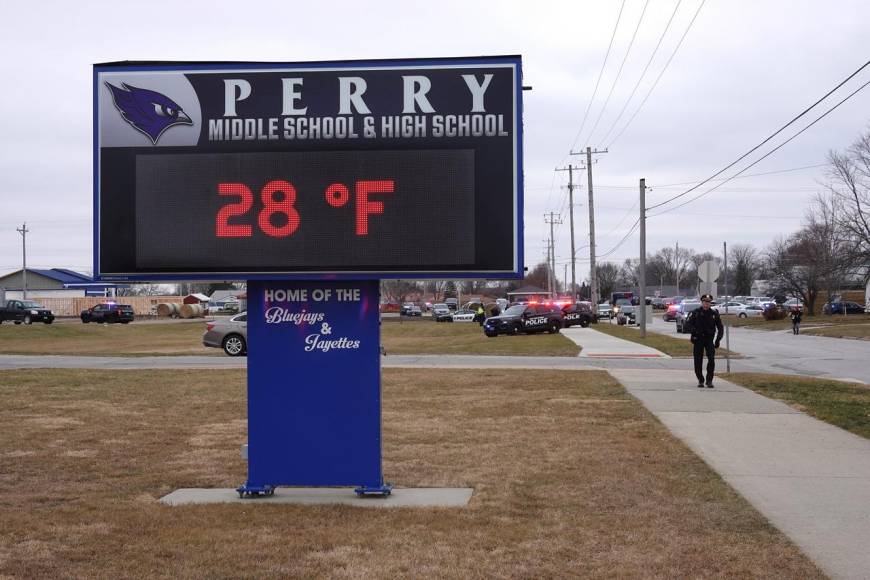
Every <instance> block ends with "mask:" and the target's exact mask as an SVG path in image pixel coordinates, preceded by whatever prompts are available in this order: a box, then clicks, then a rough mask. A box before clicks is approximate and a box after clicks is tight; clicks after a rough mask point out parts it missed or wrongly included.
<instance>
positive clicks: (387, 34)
mask: <svg viewBox="0 0 870 580" xmlns="http://www.w3.org/2000/svg"><path fill="white" fill-rule="evenodd" d="M678 4H679V6H678V8H677V11H676V13H675V16H674V18H673V21H672V23H671V25H670V28H669V29H668V32H667V34H666V35H665V36H664V39H663V41H662V43H661V46H660V47H659V49H658V52H657V53H656V56H655V58H654V59H653V60H652V64H651V65H650V67H649V69H648V71H647V73H646V75H645V76H644V77H643V80H642V82H641V83H640V85H639V87H638V89H637V91H636V94H635V95H634V98H633V100H631V101H630V102H628V106H627V107H626V109H625V113H624V114H623V116H622V118H621V119H619V121H618V123H615V122H616V121H617V117H618V115H619V114H620V111H621V110H622V109H623V107H624V106H625V104H626V102H627V99H628V98H629V95H630V94H631V92H632V89H633V88H634V87H635V85H636V84H637V83H638V80H639V79H640V78H641V73H642V71H643V70H644V67H645V66H646V65H647V62H649V61H650V58H651V56H652V55H653V51H654V49H655V47H656V44H657V43H658V42H659V39H660V38H661V37H662V33H663V32H664V30H665V27H666V25H667V23H668V21H669V19H670V18H671V15H672V14H674V9H675V7H677V5H678ZM622 5H623V3H622V1H621V0H610V1H599V2H590V1H576V0H575V1H572V2H527V1H525V2H470V1H468V0H463V1H460V2H445V1H442V2H425V3H424V2H419V3H418V2H410V1H407V0H406V1H403V2H383V1H377V2H367V3H361V2H312V3H297V2H292V3H291V2H286V1H284V2H257V1H248V2H223V1H216V0H210V1H207V2H178V1H177V0H176V1H172V2H162V1H158V0H152V1H150V2H148V3H141V2H129V3H128V2H117V1H115V2H87V1H79V2H75V3H69V2H45V1H44V2H30V3H21V2H16V3H11V4H10V5H8V6H6V7H4V10H3V12H4V13H3V18H2V24H0V54H2V55H3V56H2V60H0V78H2V79H3V82H2V86H0V111H2V125H0V127H2V132H3V139H2V144H0V174H2V176H3V180H2V186H0V192H2V193H0V195H2V210H0V273H5V272H8V271H11V270H15V269H17V268H20V267H21V236H20V235H19V234H18V233H17V232H16V231H15V230H16V227H20V226H21V224H22V223H23V222H25V221H26V222H27V225H28V229H29V230H30V233H29V234H28V237H27V253H28V266H30V267H36V268H51V267H65V268H72V269H76V270H79V271H88V272H89V271H90V270H91V269H92V267H93V266H92V255H93V252H92V211H93V210H92V208H93V205H92V198H93V191H92V170H91V167H92V165H91V164H92V125H91V123H92V68H91V65H92V64H93V63H97V62H108V61H117V60H209V61H222V60H227V61H234V60H237V61H288V62H296V61H308V60H344V59H366V58H393V57H396V58H414V57H436V56H477V55H500V54H520V55H522V57H523V73H524V79H523V82H524V84H526V85H532V86H533V87H534V90H533V91H531V92H525V93H524V98H525V116H524V128H525V166H524V171H525V185H526V187H525V251H526V265H527V266H530V267H531V266H534V265H535V264H536V263H538V262H541V261H543V260H544V256H545V253H546V243H545V241H544V240H545V239H546V238H547V236H548V235H549V227H548V226H547V225H546V224H545V223H544V214H545V213H547V212H550V211H553V212H556V213H559V214H561V217H562V220H563V222H564V223H563V225H561V226H559V227H558V228H557V230H556V259H557V262H558V263H559V267H558V270H557V273H558V275H559V276H560V277H561V276H562V275H563V274H564V270H562V266H561V265H562V264H565V263H567V262H568V260H569V259H570V245H569V244H570V241H569V240H570V238H569V228H568V204H567V190H566V188H565V185H566V184H567V180H568V175H567V173H566V172H559V173H556V172H554V171H553V170H554V168H556V167H557V166H560V167H561V166H565V165H566V164H568V163H574V164H578V165H579V164H580V163H581V161H582V159H581V158H580V157H579V156H569V155H568V152H569V150H571V148H572V147H573V148H574V149H575V150H580V149H581V148H585V147H586V146H587V145H588V146H593V147H600V148H603V147H605V146H607V147H608V148H609V153H607V154H604V155H600V156H596V161H597V163H596V164H595V165H594V168H593V169H594V180H595V227H596V234H597V235H596V241H597V244H598V254H600V255H601V254H606V253H608V252H611V253H609V254H607V256H606V258H602V259H606V260H612V261H618V262H621V261H622V260H624V259H625V258H629V257H637V255H638V235H637V233H636V232H635V233H634V234H632V235H631V236H629V237H628V238H627V239H626V240H625V242H624V243H623V244H622V245H621V246H619V247H618V248H616V249H615V250H613V248H614V247H615V246H617V244H618V243H619V242H620V241H621V240H622V239H623V238H624V237H625V235H626V233H627V232H628V231H629V228H630V227H631V226H632V224H634V222H635V220H636V219H637V215H638V213H637V206H636V205H635V204H636V202H637V199H638V179H639V178H641V177H643V178H646V183H647V185H648V186H649V187H651V188H652V189H651V191H649V192H648V195H647V198H648V205H651V204H655V203H656V202H659V201H662V200H664V199H667V198H668V197H670V196H672V195H675V194H678V193H681V192H682V191H685V190H686V189H688V187H691V184H692V183H693V182H695V183H697V182H698V181H700V180H702V179H704V178H706V177H708V176H710V175H712V174H713V173H716V172H717V171H719V170H720V169H721V168H723V167H725V166H726V165H728V164H729V163H731V162H732V161H734V160H735V159H737V158H738V157H739V156H740V155H742V154H743V153H745V152H746V151H748V150H749V149H751V148H752V147H754V146H755V145H756V144H758V143H759V142H760V141H762V140H763V139H764V138H765V137H767V136H768V135H769V134H771V133H772V132H773V131H775V130H776V129H778V128H779V127H780V126H782V125H783V124H785V123H786V122H787V121H789V120H790V119H791V118H792V117H794V116H795V115H796V114H798V113H799V112H801V111H803V109H805V108H806V107H807V106H809V105H810V104H811V103H813V102H814V101H816V100H817V99H818V98H819V97H821V96H822V95H824V94H825V93H826V92H827V91H828V90H830V89H831V88H833V87H834V86H836V85H837V84H838V83H839V82H840V81H842V80H843V79H845V78H846V77H847V76H848V75H850V74H851V73H852V72H854V71H855V70H856V69H858V68H859V67H860V66H862V65H863V64H864V63H865V62H866V61H867V60H868V57H870V50H868V49H870V42H868V40H867V38H868V36H867V31H866V28H867V22H868V21H870V4H868V3H866V2H861V1H858V0H855V1H845V0H834V1H830V2H819V1H794V0H789V1H785V0H777V1H758V0H755V1H749V0H740V1H735V0H706V2H705V3H704V4H703V5H701V0H681V1H680V2H678V1H677V0H650V1H649V2H648V5H647V3H646V1H645V0H627V1H626V2H625V3H624V10H623V11H622V14H621V17H620V21H619V26H618V27H616V34H615V37H614V41H613V45H612V49H611V51H610V53H609V56H608V59H607V63H606V66H605V67H604V70H603V75H601V78H600V82H598V81H599V73H600V72H601V70H602V63H603V62H604V59H605V54H606V53H607V48H608V44H609V43H610V40H611V36H612V35H613V32H614V27H615V24H616V22H617V17H618V15H619V13H620V8H621V6H622ZM645 5H647V8H646V12H645V14H644V16H643V19H642V20H641V18H640V17H641V13H642V11H643V9H644V6H645ZM699 7H700V11H698V9H699ZM696 13H697V18H696V19H695V21H694V23H693V24H692V26H691V28H689V23H690V21H691V20H692V18H693V17H694V16H695V14H696ZM639 22H640V26H639V27H638V23H639ZM635 30H637V35H636V38H635V39H634V42H633V44H632V46H631V50H630V51H628V52H627V49H628V48H629V44H630V41H631V39H632V36H633V34H634V32H635ZM687 30H688V34H687V35H686V37H685V40H684V41H683V43H682V45H681V46H680V47H679V50H678V51H677V52H676V53H675V56H674V57H673V60H672V61H671V62H670V64H669V66H668V67H667V69H665V68H664V67H665V63H666V62H667V60H668V58H669V57H670V56H671V55H672V54H673V53H674V49H675V47H676V46H677V44H678V42H679V41H680V38H681V37H682V36H683V34H684V33H685V32H686V31H687ZM626 54H627V55H628V56H627V58H625V57H626ZM623 59H625V64H624V67H623V68H622V73H621V75H619V77H618V79H617V72H618V70H619V69H620V65H621V64H622V63H623ZM663 70H664V73H663V74H662V76H661V78H660V80H659V81H658V84H657V85H656V86H655V88H654V90H653V91H652V93H650V96H649V98H648V100H647V101H646V103H645V105H644V106H643V107H642V108H641V109H640V111H639V113H638V114H637V115H636V117H634V120H633V122H631V123H630V124H629V125H628V126H627V128H626V129H625V130H624V132H622V133H621V135H620V136H619V138H618V139H616V140H615V141H614V137H615V136H616V135H618V134H620V132H621V131H622V129H623V127H624V126H625V125H626V123H627V121H628V120H629V119H630V118H631V117H632V115H634V113H635V111H636V110H637V108H638V106H639V105H640V103H641V101H642V99H643V97H644V96H645V95H646V94H647V93H648V91H649V90H650V87H651V86H652V85H653V83H654V81H655V80H656V78H658V77H659V75H660V73H662V71H663ZM868 80H870V67H868V68H867V69H865V70H864V71H862V72H861V73H860V74H859V75H857V76H856V77H855V78H854V79H853V80H852V81H851V82H850V83H848V84H847V85H845V86H844V87H843V88H842V89H841V90H840V91H838V92H837V93H835V94H834V95H833V96H832V97H830V98H829V99H828V100H826V101H825V102H823V103H822V104H821V105H820V106H819V107H817V108H816V109H814V110H813V111H811V112H810V113H809V114H808V115H807V116H806V117H804V118H803V119H802V120H801V121H799V122H798V123H796V124H795V125H794V126H793V127H791V128H789V129H788V130H786V131H785V132H784V133H783V134H782V135H781V136H780V137H778V138H777V139H775V140H774V141H772V143H771V145H772V146H775V144H778V143H780V142H782V141H783V140H785V139H787V138H788V137H789V136H791V135H792V134H793V133H794V132H796V131H797V130H799V129H800V128H803V127H804V126H805V125H806V124H808V123H809V122H811V121H812V120H813V119H815V118H816V117H817V116H818V115H820V114H821V113H823V112H824V111H826V110H827V109H828V108H829V107H831V106H833V105H834V104H836V103H837V102H838V101H839V100H840V99H842V98H843V97H845V96H846V95H847V94H848V93H850V92H852V91H853V90H855V89H856V88H858V86H860V85H861V84H863V83H864V82H867V81H868ZM614 81H617V82H616V84H615V85H614ZM597 82H598V91H597V95H596V96H595V99H594V100H593V99H592V97H593V92H594V90H595V87H596V83H597ZM611 90H612V94H611ZM609 94H611V96H610V99H609V101H608V100H607V97H608V95H609ZM605 102H606V107H605V106H604V105H605ZM868 105H870V88H868V89H866V90H864V91H861V92H859V93H858V94H857V95H855V96H854V97H853V98H852V99H850V100H849V101H847V102H846V103H845V104H844V105H842V106H841V107H839V108H838V109H837V110H836V111H834V112H833V113H831V114H830V115H829V116H828V117H826V118H825V119H823V120H822V121H820V122H819V123H818V124H816V125H815V126H814V127H812V128H811V129H809V130H808V131H807V132H805V133H804V134H802V135H801V136H799V137H798V138H796V139H795V140H794V141H792V142H791V143H790V144H788V145H786V146H785V147H784V148H783V149H781V150H779V151H778V152H776V153H775V154H773V155H771V156H770V157H769V158H767V159H766V160H764V161H762V162H761V163H759V164H758V165H756V166H755V167H753V168H752V169H751V170H749V171H748V172H747V173H749V174H756V173H766V172H773V171H780V170H790V169H795V168H805V167H807V166H818V165H821V164H824V163H825V158H826V155H827V153H828V151H830V150H832V149H834V150H841V149H844V148H846V147H848V146H849V144H850V143H851V142H852V141H853V140H854V139H855V138H856V137H857V136H858V135H859V133H861V132H862V131H866V130H868V120H870V107H868ZM587 109H588V114H587ZM584 117H585V118H586V122H585V124H584V123H583V120H584ZM599 117H600V119H599ZM596 121H597V126H596ZM614 123H615V124H614ZM612 126H613V127H614V128H613V130H612V131H610V134H609V135H608V131H609V130H610V128H611V127H612ZM581 127H582V129H583V130H582V132H581V131H580V130H581ZM593 127H595V132H594V133H592V129H593ZM578 133H579V135H578ZM769 150H770V146H767V147H765V148H762V149H761V150H760V151H759V152H758V153H757V154H755V155H753V156H750V157H749V158H747V160H746V161H745V162H744V163H742V164H738V165H737V166H735V168H734V169H732V170H731V171H729V172H726V173H724V174H723V176H730V175H732V174H733V173H734V172H735V171H737V170H739V169H742V168H743V167H744V166H745V165H746V164H748V163H749V162H751V161H753V160H755V159H757V158H758V157H759V156H760V155H762V154H763V153H766V152H767V151H769ZM576 177H577V180H576V181H579V182H580V183H581V184H582V188H581V189H579V190H575V199H576V202H577V204H578V205H577V207H575V214H574V217H575V234H576V239H577V242H576V244H577V247H578V252H577V254H578V259H579V260H580V261H578V282H579V281H580V280H581V279H583V278H584V277H585V276H583V275H582V273H586V272H587V271H588V259H589V253H588V248H586V247H584V246H586V244H588V240H589V238H588V206H587V195H588V192H587V189H586V175H585V172H584V173H582V174H579V175H577V176H576ZM824 183H826V177H825V168H824V167H811V168H808V169H799V170H796V171H789V172H782V173H773V174H769V175H764V176H757V177H748V178H740V179H735V180H733V181H731V182H729V183H727V184H725V185H724V186H723V187H721V188H720V189H718V190H716V191H714V192H712V193H710V194H708V195H707V196H705V197H704V198H702V199H701V200H699V201H697V202H694V203H691V204H689V205H687V206H685V207H682V208H679V209H676V210H674V211H672V212H669V213H667V214H666V215H663V216H661V217H657V218H652V219H650V220H649V223H648V228H647V243H648V246H647V247H648V249H649V251H650V252H654V251H656V250H657V249H659V248H661V247H663V246H667V245H673V244H675V243H677V242H679V244H680V245H681V246H685V247H691V248H694V249H695V250H698V251H712V252H721V248H722V242H723V241H727V242H728V243H729V245H731V244H737V243H751V244H754V245H756V246H758V247H759V248H763V247H764V246H766V245H767V244H769V243H770V242H771V241H772V240H773V239H774V238H775V237H776V236H779V235H787V234H788V233H790V232H792V231H794V230H795V229H797V228H798V227H799V226H800V222H801V218H802V217H803V215H804V213H805V211H806V209H807V207H808V202H809V200H810V198H811V197H812V196H813V195H814V194H815V193H816V192H817V191H820V190H822V189H823V185H824ZM672 184H685V185H672ZM713 184H715V182H711V184H710V185H713ZM707 187H709V185H708V186H705V187H704V188H701V189H699V190H697V192H695V193H699V192H703V191H705V189H707ZM690 195H693V194H690ZM689 197H690V196H686V197H685V198H683V199H688V198H689ZM667 207H669V206H665V207H664V208H661V209H665V208H667ZM651 213H655V212H651Z"/></svg>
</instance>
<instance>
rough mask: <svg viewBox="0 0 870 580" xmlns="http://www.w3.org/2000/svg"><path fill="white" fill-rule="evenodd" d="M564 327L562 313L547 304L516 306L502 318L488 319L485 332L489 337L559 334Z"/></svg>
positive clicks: (484, 328) (501, 316)
mask: <svg viewBox="0 0 870 580" xmlns="http://www.w3.org/2000/svg"><path fill="white" fill-rule="evenodd" d="M562 326H563V318H562V311H561V310H559V309H558V308H555V307H552V306H548V305H546V304H514V305H513V306H511V307H509V308H508V309H507V310H505V311H504V312H503V313H502V314H501V315H500V316H492V317H490V318H487V319H486V321H485V322H484V323H483V332H484V333H485V334H486V335H487V336H489V337H495V336H498V335H499V334H519V333H521V332H524V333H527V334H534V333H536V332H544V331H547V332H551V333H552V332H559V330H560V329H561V328H562Z"/></svg>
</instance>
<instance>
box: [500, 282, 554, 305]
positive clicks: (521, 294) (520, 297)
mask: <svg viewBox="0 0 870 580" xmlns="http://www.w3.org/2000/svg"><path fill="white" fill-rule="evenodd" d="M507 297H508V300H510V301H511V302H536V301H537V302H540V301H541V300H547V299H549V298H550V292H548V291H546V290H544V289H543V288H538V287H537V286H523V287H522V288H517V289H516V290H514V291H513V292H508V293H507Z"/></svg>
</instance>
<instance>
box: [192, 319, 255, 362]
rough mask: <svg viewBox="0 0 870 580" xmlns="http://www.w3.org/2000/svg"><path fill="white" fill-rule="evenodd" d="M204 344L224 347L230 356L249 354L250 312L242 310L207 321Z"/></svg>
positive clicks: (203, 336)
mask: <svg viewBox="0 0 870 580" xmlns="http://www.w3.org/2000/svg"><path fill="white" fill-rule="evenodd" d="M202 344H203V345H204V346H210V347H214V348H222V349H224V352H225V353H227V355H229V356H243V355H247V354H248V313H247V312H242V313H241V314H236V315H235V316H233V317H231V318H228V319H224V320H212V321H210V322H207V323H206V331H205V334H204V335H202Z"/></svg>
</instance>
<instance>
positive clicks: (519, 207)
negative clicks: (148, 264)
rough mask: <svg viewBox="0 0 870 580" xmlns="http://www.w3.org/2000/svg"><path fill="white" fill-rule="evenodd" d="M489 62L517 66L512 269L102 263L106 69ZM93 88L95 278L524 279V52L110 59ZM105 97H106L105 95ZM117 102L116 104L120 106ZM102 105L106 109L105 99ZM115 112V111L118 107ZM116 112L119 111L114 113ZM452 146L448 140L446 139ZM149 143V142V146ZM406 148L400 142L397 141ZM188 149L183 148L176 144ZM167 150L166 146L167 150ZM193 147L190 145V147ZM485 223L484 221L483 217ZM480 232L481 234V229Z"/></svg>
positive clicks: (135, 70)
mask: <svg viewBox="0 0 870 580" xmlns="http://www.w3.org/2000/svg"><path fill="white" fill-rule="evenodd" d="M487 65H492V66H495V65H499V66H505V65H509V66H510V67H511V68H512V70H513V79H514V80H513V95H514V96H513V99H514V105H513V113H514V116H513V119H512V123H513V127H514V130H513V133H512V135H511V140H512V143H513V159H512V160H511V161H512V165H513V192H512V206H513V207H511V208H507V207H504V206H503V207H500V208H499V211H500V212H501V213H502V214H504V213H507V211H506V210H508V211H510V210H512V213H513V216H512V217H513V226H514V227H513V240H512V243H513V248H512V251H513V264H512V266H511V267H510V268H498V269H482V268H476V269H464V268H447V269H438V270H412V269H400V270H395V269H390V268H384V269H383V270H373V269H365V270H360V271H353V270H341V271H329V272H325V271H287V272H283V271H282V272H275V271H268V272H257V271H251V272H240V271H237V270H232V271H220V270H213V271H183V272H177V271H168V272H158V273H143V272H134V271H108V270H107V271H104V268H103V264H102V263H101V245H102V243H103V240H102V238H101V228H102V227H103V225H104V224H103V223H102V222H101V220H102V216H101V211H102V209H103V208H102V204H101V197H100V196H101V186H102V184H101V130H100V118H101V117H100V115H101V105H100V90H101V88H103V86H102V84H101V83H102V79H103V75H105V74H109V73H111V74H118V73H127V72H128V73H136V74H140V73H171V72H179V73H182V72H184V73H197V72H202V73H207V72H210V71H237V72H238V73H239V74H240V75H243V74H245V71H251V72H253V71H269V70H276V71H277V70H282V69H292V70H300V71H305V70H310V71H314V70H318V71H319V70H342V71H344V70H346V71H350V72H353V71H363V70H367V69H390V68H396V69H410V68H429V69H432V70H439V67H442V68H460V67H462V66H487ZM93 87H94V99H93V107H94V127H93V136H94V216H95V219H94V272H95V278H96V279H100V280H106V281H136V280H141V281H159V280H166V281H172V280H189V279H199V280H275V279H287V280H368V279H372V278H379V279H380V278H412V279H425V278H435V279H444V278H493V279H511V278H514V279H517V278H522V276H523V270H524V267H523V266H524V261H523V260H524V256H523V237H522V236H523V171H522V167H523V124H522V112H523V104H522V69H521V58H520V57H519V56H494V57H480V58H432V59H385V60H364V61H340V62H308V63H203V62H193V63H162V62H143V63H131V62H120V63H105V64H98V65H95V66H94V75H93ZM103 99H105V96H104V97H103ZM116 106H117V105H116ZM102 109H106V106H105V103H104V104H103V106H102ZM113 113H115V112H114V111H113ZM115 116H117V114H116V115H115ZM445 145H447V141H445ZM149 146H150V145H149ZM396 148H397V149H401V148H402V146H401V143H399V144H398V145H397V146H396ZM176 149H183V148H176ZM164 150H165V149H164ZM188 150H189V149H188ZM478 223H480V222H478ZM477 235H478V236H479V235H481V234H480V233H478V234H477Z"/></svg>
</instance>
